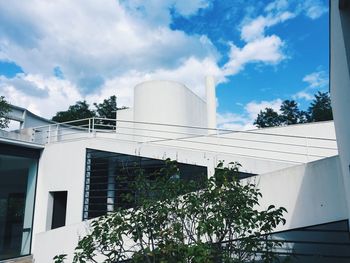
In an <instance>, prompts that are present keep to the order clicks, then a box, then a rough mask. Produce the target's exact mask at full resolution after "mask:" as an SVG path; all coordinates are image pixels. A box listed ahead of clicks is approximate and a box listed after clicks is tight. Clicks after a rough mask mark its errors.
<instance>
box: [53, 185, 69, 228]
mask: <svg viewBox="0 0 350 263" xmlns="http://www.w3.org/2000/svg"><path fill="white" fill-rule="evenodd" d="M51 194H52V197H53V206H52V224H51V229H55V228H58V227H61V226H65V225H66V208H67V191H61V192H51Z"/></svg>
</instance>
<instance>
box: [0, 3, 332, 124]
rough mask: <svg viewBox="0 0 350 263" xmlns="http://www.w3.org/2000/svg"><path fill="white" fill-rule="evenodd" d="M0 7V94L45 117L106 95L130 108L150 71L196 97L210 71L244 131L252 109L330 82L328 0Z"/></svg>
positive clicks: (231, 118)
mask: <svg viewBox="0 0 350 263" xmlns="http://www.w3.org/2000/svg"><path fill="white" fill-rule="evenodd" d="M0 13H1V14H2V15H1V16H0V95H4V96H6V98H7V99H8V101H10V102H11V103H13V104H16V105H19V106H23V107H27V108H29V109H30V110H32V111H33V112H35V113H37V114H40V115H42V116H44V117H51V116H52V115H53V114H54V113H55V112H56V111H58V110H64V109H66V108H67V107H68V106H69V105H71V104H74V103H75V101H77V100H82V99H86V100H87V101H88V102H90V103H92V102H100V101H102V100H103V99H104V98H107V97H109V96H111V95H114V94H115V95H117V96H118V102H119V105H120V106H121V105H125V106H132V95H133V87H134V86H135V85H136V84H137V83H139V82H141V81H145V80H150V79H170V80H175V81H179V82H182V83H184V84H185V85H187V86H188V87H189V88H191V89H192V90H193V91H194V92H195V93H197V94H198V95H199V96H202V97H204V90H205V89H204V77H205V75H208V74H210V75H214V76H215V78H216V80H217V101H218V108H217V111H218V125H219V127H222V128H230V129H249V128H252V127H253V126H252V122H253V120H254V118H255V117H256V115H257V113H258V112H259V111H260V109H263V108H265V107H272V108H274V109H276V110H278V108H279V106H280V104H281V102H282V101H283V100H285V99H295V100H297V101H298V103H299V105H300V107H301V108H304V109H305V108H306V107H307V105H308V104H309V103H310V101H311V100H312V98H313V94H314V93H316V92H317V91H318V90H321V91H327V90H328V78H329V76H328V75H329V73H328V72H329V46H328V36H329V28H328V1H326V0H288V1H287V0H271V1H269V0H261V1H258V0H244V1H243V0H235V1H223V0H120V1H116V0H104V1H98V0H77V1H69V0H60V1H54V2H51V1H40V0H30V1H19V0H14V1H10V2H8V1H6V3H5V2H0Z"/></svg>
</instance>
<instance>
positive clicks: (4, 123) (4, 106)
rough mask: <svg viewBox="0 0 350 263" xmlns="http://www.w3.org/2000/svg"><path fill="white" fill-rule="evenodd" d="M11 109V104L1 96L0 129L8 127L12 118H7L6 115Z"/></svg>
mask: <svg viewBox="0 0 350 263" xmlns="http://www.w3.org/2000/svg"><path fill="white" fill-rule="evenodd" d="M10 111H11V109H10V105H9V104H8V102H7V101H6V100H5V97H4V96H0V129H5V128H7V127H8V124H9V122H10V120H9V119H8V118H6V116H7V113H9V112H10Z"/></svg>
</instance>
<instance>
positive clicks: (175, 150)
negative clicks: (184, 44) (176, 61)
mask: <svg viewBox="0 0 350 263" xmlns="http://www.w3.org/2000/svg"><path fill="white" fill-rule="evenodd" d="M330 5H331V9H330V10H331V11H330V25H331V74H330V76H331V96H332V103H333V109H334V118H335V120H334V122H333V121H330V122H319V123H309V124H300V125H291V126H286V127H277V128H266V129H256V130H251V131H241V132H235V131H229V130H220V129H216V128H215V127H216V125H215V116H216V112H215V108H216V107H215V87H214V85H213V79H211V78H208V79H207V80H206V90H207V98H206V99H205V100H204V99H202V98H200V97H198V96H197V95H196V94H194V93H192V92H191V91H190V90H189V89H188V88H187V87H185V86H184V85H182V84H179V83H174V82H169V81H151V82H145V83H141V84H139V85H137V86H136V87H135V91H134V107H133V108H132V109H127V110H124V111H119V112H118V116H117V120H105V119H98V118H91V119H86V120H80V121H79V122H75V123H74V122H69V123H63V124H58V123H52V122H50V121H48V120H45V119H43V118H41V117H38V116H35V115H34V114H32V113H30V112H29V111H27V110H25V109H22V108H20V107H13V108H12V109H13V111H12V113H11V114H12V115H11V116H9V117H10V118H12V119H14V120H17V121H20V122H21V126H20V129H19V130H16V131H12V132H5V131H1V133H0V262H1V261H2V260H3V261H5V260H7V259H9V258H18V257H21V256H28V255H32V257H33V258H34V260H35V262H38V263H47V262H52V258H53V257H54V256H55V255H57V254H62V253H66V254H68V255H69V258H68V260H69V259H71V256H72V254H73V251H74V248H75V246H76V244H77V242H78V240H79V237H80V236H83V235H85V234H86V231H87V229H88V225H89V219H91V218H95V217H98V216H100V215H103V214H105V213H107V212H110V211H113V209H114V208H116V207H126V208H127V207H128V206H129V204H127V203H125V202H124V203H123V202H121V198H120V197H121V195H122V194H123V193H125V192H127V191H128V183H129V182H130V181H132V180H133V177H132V174H133V172H132V171H133V168H134V167H135V164H137V165H138V166H139V167H142V168H143V169H144V170H145V171H146V173H149V174H151V173H152V172H153V171H154V170H156V169H159V168H160V167H163V166H164V162H165V160H166V159H167V158H169V159H172V160H176V161H177V162H178V163H179V168H180V176H182V177H183V178H185V179H186V178H188V179H194V180H197V181H199V182H200V181H201V180H203V178H205V177H208V176H211V175H213V173H214V170H215V167H216V165H217V164H218V162H219V161H225V162H226V163H229V162H231V161H236V162H239V163H240V164H241V165H242V169H241V176H242V180H254V182H256V184H257V185H258V187H259V189H260V190H261V192H262V194H263V198H262V200H261V203H260V205H261V206H262V207H263V208H265V207H267V206H269V205H270V204H274V205H276V206H283V207H285V208H286V209H287V210H288V213H287V214H286V216H285V218H286V222H287V223H286V224H285V225H284V226H278V228H277V229H276V232H275V233H274V234H273V235H272V237H273V238H276V239H279V240H281V239H282V240H284V241H285V247H283V249H284V250H283V249H282V250H281V251H280V255H281V257H285V256H289V255H291V256H293V257H292V262H349V261H350V238H349V216H350V190H349V189H350V174H349V164H350V150H349V149H350V139H349V136H348V133H349V127H348V126H349V123H350V121H349V120H348V118H349V115H348V114H346V113H347V111H348V107H349V106H348V105H349V104H348V103H349V101H350V70H349V63H350V59H349V58H350V55H349V54H350V48H349V45H350V43H349V39H350V38H349V36H348V34H349V23H350V19H349V17H350V4H349V1H346V0H341V1H330ZM106 121H108V127H106ZM77 123H79V125H76V124H77ZM194 175H195V176H194Z"/></svg>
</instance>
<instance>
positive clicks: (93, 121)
mask: <svg viewBox="0 0 350 263" xmlns="http://www.w3.org/2000/svg"><path fill="white" fill-rule="evenodd" d="M92 133H93V134H94V136H95V135H96V133H95V118H92Z"/></svg>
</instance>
